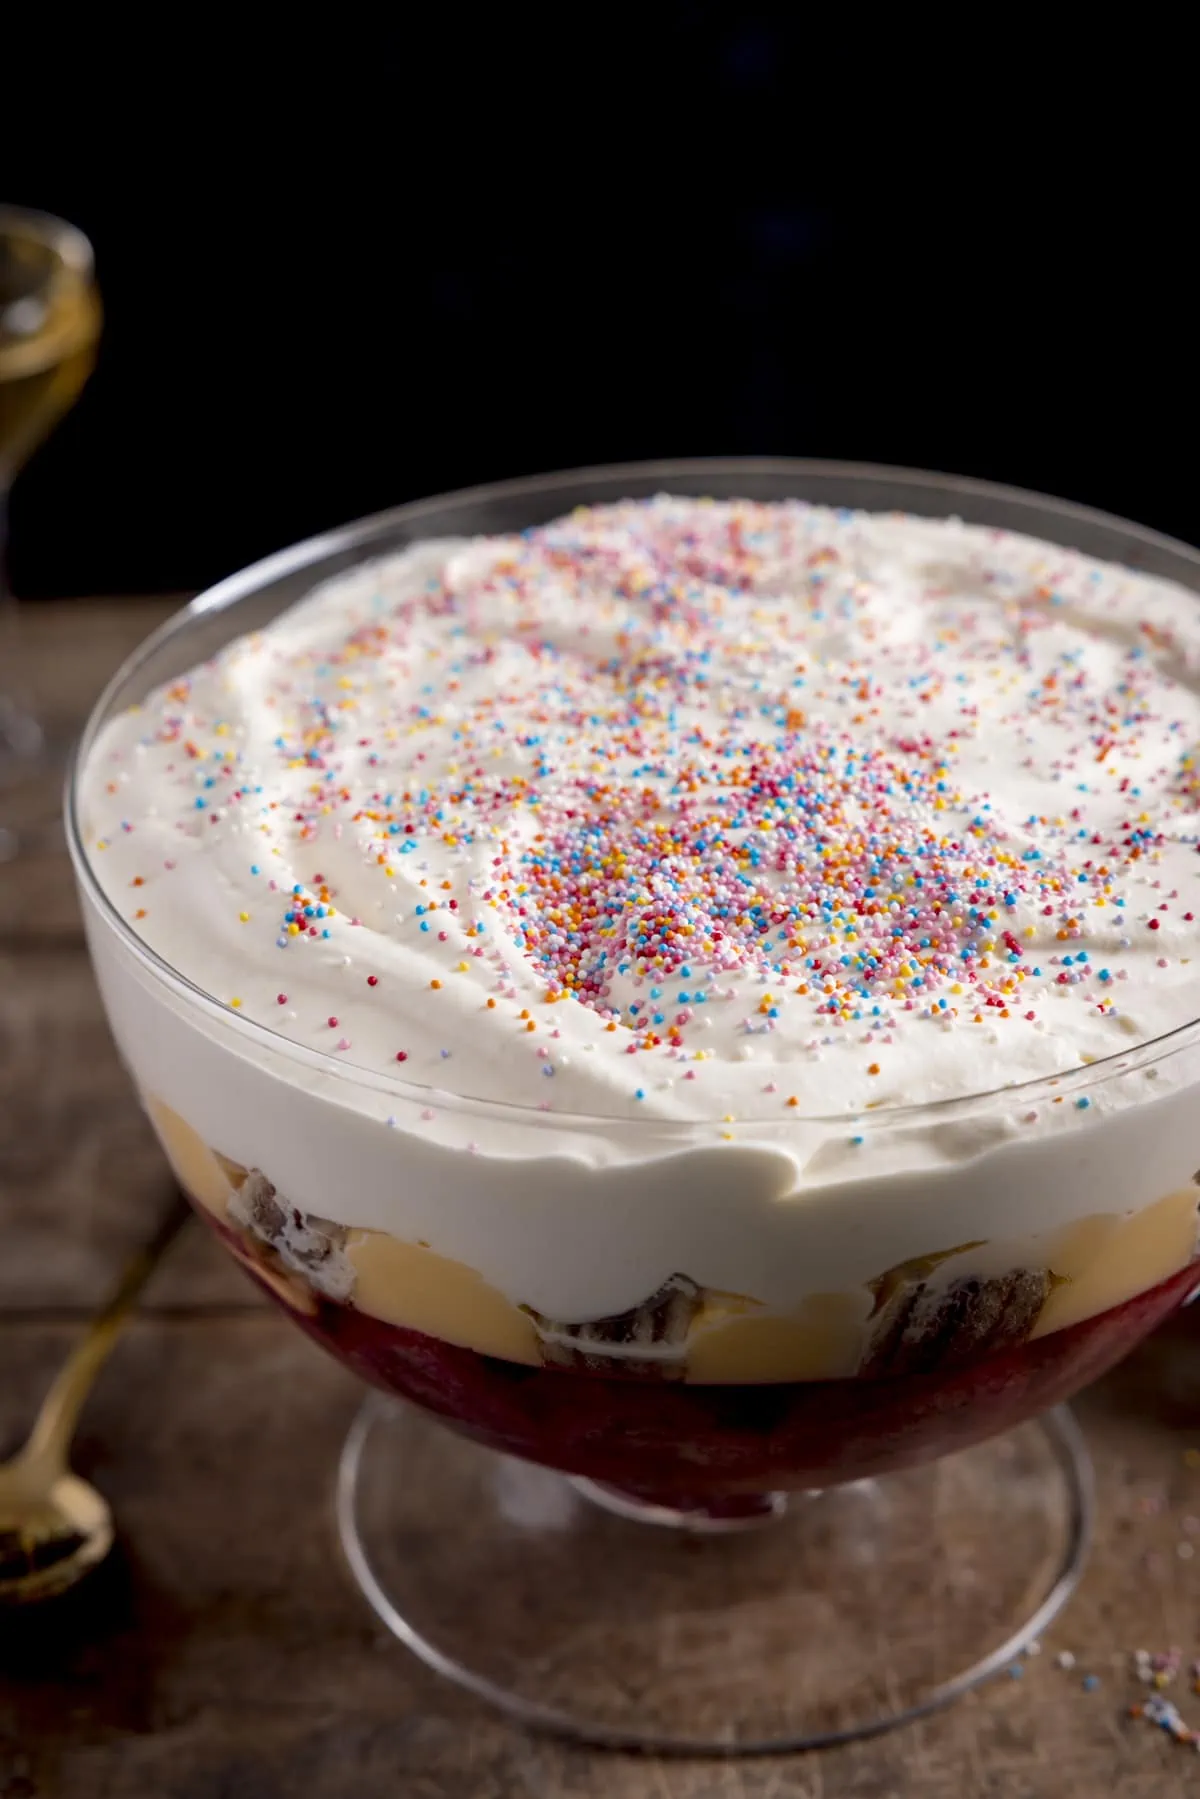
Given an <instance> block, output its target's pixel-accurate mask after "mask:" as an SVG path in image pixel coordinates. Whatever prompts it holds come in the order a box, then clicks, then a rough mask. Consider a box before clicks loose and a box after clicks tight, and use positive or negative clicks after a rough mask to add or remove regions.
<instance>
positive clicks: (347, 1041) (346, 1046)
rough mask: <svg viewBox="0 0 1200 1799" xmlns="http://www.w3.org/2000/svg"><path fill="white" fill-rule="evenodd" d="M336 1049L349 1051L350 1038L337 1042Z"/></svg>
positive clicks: (341, 1038) (340, 1038) (342, 1038)
mask: <svg viewBox="0 0 1200 1799" xmlns="http://www.w3.org/2000/svg"><path fill="white" fill-rule="evenodd" d="M334 1048H335V1049H349V1048H350V1039H349V1037H339V1038H338V1040H337V1042H336V1043H335V1045H334Z"/></svg>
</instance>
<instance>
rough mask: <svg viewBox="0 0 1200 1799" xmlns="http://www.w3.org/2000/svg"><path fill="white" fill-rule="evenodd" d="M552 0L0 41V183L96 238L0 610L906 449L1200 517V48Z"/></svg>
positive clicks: (1172, 522)
mask: <svg viewBox="0 0 1200 1799" xmlns="http://www.w3.org/2000/svg"><path fill="white" fill-rule="evenodd" d="M555 16H556V18H557V20H558V23H557V24H552V25H551V26H549V27H547V28H544V29H543V28H541V27H539V26H537V25H536V24H534V23H533V22H532V20H531V18H530V17H529V16H522V15H521V14H520V13H516V14H513V13H507V14H499V13H493V12H490V11H487V12H478V13H475V12H473V11H472V10H471V9H470V8H467V9H466V10H464V11H460V12H457V13H455V14H454V15H452V16H450V15H447V16H445V17H442V18H441V20H440V22H435V23H430V20H429V19H428V18H425V17H423V18H422V20H421V22H420V23H419V24H417V23H415V22H414V21H412V20H410V19H409V18H408V17H407V15H405V16H403V17H400V18H397V19H394V20H393V22H392V23H391V24H390V25H388V26H386V27H383V26H380V25H378V24H368V23H367V22H366V19H365V16H356V14H355V11H354V9H349V10H347V11H345V12H343V13H336V12H334V13H327V15H326V16H325V17H324V19H323V22H322V24H321V26H320V27H319V28H305V27H302V26H299V25H297V24H296V23H295V22H294V20H293V21H292V22H291V23H290V24H288V25H286V27H285V26H284V25H283V24H280V26H279V28H278V30H277V31H276V32H274V33H272V34H271V35H270V36H268V37H263V38H261V39H259V40H255V41H253V42H251V41H250V40H249V36H248V32H247V29H246V26H245V25H244V24H242V25H240V26H238V27H237V28H234V27H233V26H232V25H224V26H218V25H216V24H214V23H212V22H209V21H208V20H207V18H206V19H205V21H204V22H203V24H201V23H199V22H198V16H196V17H193V16H192V15H188V14H184V15H179V16H178V17H176V16H175V15H172V19H173V23H172V24H171V26H170V29H171V30H172V31H173V33H174V36H173V37H172V39H171V40H170V41H168V40H167V38H166V36H165V35H163V36H161V37H159V36H156V35H155V31H159V32H162V33H163V34H165V33H166V31H167V29H168V27H167V25H162V26H159V27H150V26H147V27H145V28H143V29H142V30H140V31H139V32H138V33H136V34H135V33H134V32H132V31H131V32H130V34H129V37H128V41H126V42H122V43H119V44H118V43H117V42H116V41H115V39H114V36H113V33H112V30H111V28H109V27H107V26H106V27H105V28H104V30H103V32H102V34H101V35H99V36H98V37H97V38H96V40H95V41H94V43H91V44H82V43H81V42H80V41H79V40H78V39H77V38H75V37H74V36H73V37H72V49H71V53H70V55H69V57H68V59H67V62H66V65H65V66H64V63H63V57H62V54H61V52H62V48H63V47H62V46H53V47H51V46H50V44H49V39H48V38H47V36H46V35H45V34H43V36H42V38H41V41H40V44H32V43H31V44H30V46H29V47H27V48H24V49H22V48H20V47H18V48H16V49H14V51H13V52H12V62H11V64H10V72H11V71H16V70H25V71H27V73H28V80H27V81H18V82H17V83H16V84H15V85H16V88H17V92H16V94H15V95H14V94H13V93H12V92H11V84H10V79H9V77H8V76H6V78H5V97H6V101H8V102H9V103H8V104H7V105H6V107H5V111H4V120H3V129H4V142H3V160H2V162H0V188H3V190H5V193H6V197H8V198H10V199H11V200H12V201H13V202H16V203H22V204H27V205H37V206H42V207H45V208H47V209H49V210H53V211H57V212H60V213H62V214H64V215H66V216H68V217H70V218H72V219H74V220H75V221H76V222H77V223H79V224H80V225H81V226H82V227H83V228H84V229H85V230H86V231H87V232H88V233H89V235H90V236H91V238H92V239H93V242H94V244H95V247H96V252H97V259H98V266H99V273H100V280H101V283H102V287H103V294H104V301H105V307H106V316H107V323H106V330H105V336H104V342H103V350H102V354H101V359H100V364H99V367H98V369H97V372H96V374H95V376H94V378H93V380H92V382H91V384H90V386H89V387H88V389H87V391H86V393H85V395H84V397H83V399H82V401H81V402H80V404H79V406H78V407H77V409H76V411H75V412H74V414H73V415H72V416H71V417H69V418H68V419H67V420H66V422H65V423H64V424H63V425H62V426H61V427H60V429H59V430H58V432H57V433H56V435H55V436H54V438H53V439H52V440H51V441H50V442H49V443H48V444H47V445H46V446H45V447H44V449H43V450H42V451H40V452H39V454H38V456H37V457H36V458H35V460H34V462H33V463H32V464H31V466H30V467H29V469H28V470H27V472H26V473H25V474H24V475H23V476H22V478H21V479H20V481H19V482H18V484H17V488H16V490H15V493H14V497H13V504H12V536H13V543H12V566H13V575H14V585H15V586H16V588H17V590H18V592H19V593H20V594H21V595H22V596H23V597H27V598H32V597H37V596H38V595H42V594H85V593H102V592H120V591H125V592H136V591H143V590H144V591H151V590H181V589H189V588H194V587H197V586H199V585H201V584H204V583H206V582H208V581H210V580H213V579H215V578H216V577H218V576H220V575H222V574H224V573H226V572H228V571H229V570H231V569H233V568H235V567H236V566H238V565H239V564H241V563H244V562H246V561H248V560H250V559H252V558H254V557H256V556H258V555H260V554H263V553H265V552H267V551H269V550H271V549H274V548H277V547H279V546H280V545H282V544H284V543H286V542H288V541H291V540H293V539H296V538H298V537H302V536H305V535H307V534H309V533H310V532H313V531H315V530H318V529H320V528H321V527H323V526H326V525H329V524H333V523H337V522H340V521H342V520H344V519H347V518H351V517H354V516H357V515H360V514H362V513H365V512H369V511H371V510H374V509H376V508H378V507H381V506H385V505H389V504H393V503H395V502H398V501H401V500H403V499H407V498H411V497H414V496H416V495H419V494H424V493H431V492H436V491H439V490H442V489H445V488H449V487H453V486H458V485H462V484H466V483H470V482H474V481H477V480H485V479H489V478H493V477H502V476H506V475H514V474H521V473H529V472H534V471H537V470H540V469H547V468H554V467H562V466H568V465H573V464H580V463H588V462H599V461H605V460H615V459H629V458H640V457H651V456H662V455H670V454H680V455H696V454H720V453H730V454H735V453H758V454H765V453H779V454H787V455H802V456H814V455H817V456H822V455H823V456H833V457H841V458H860V459H863V460H869V461H878V462H893V463H906V464H913V465H921V466H926V467H933V468H939V469H946V470H952V471H957V472H961V473H967V474H973V475H980V476H987V477H992V478H995V479H999V480H1003V481H1009V482H1013V483H1016V484H1019V485H1024V486H1030V487H1035V488H1040V489H1043V490H1046V491H1050V492H1054V493H1058V494H1063V495H1066V496H1069V497H1071V498H1074V499H1078V500H1082V501H1086V502H1090V503H1091V504H1094V505H1097V506H1101V507H1104V508H1108V509H1110V510H1113V511H1117V512H1120V513H1124V514H1127V515H1130V516H1133V517H1136V518H1138V519H1140V520H1142V521H1144V522H1146V523H1148V524H1151V525H1154V526H1157V527H1158V528H1160V529H1162V530H1165V531H1167V532H1171V533H1173V534H1175V535H1178V536H1182V537H1184V538H1188V539H1190V540H1193V541H1195V540H1196V539H1198V538H1200V500H1198V498H1197V487H1196V458H1195V450H1194V439H1195V423H1194V415H1195V410H1196V397H1197V396H1196V379H1195V375H1196V368H1195V353H1194V347H1193V338H1194V326H1193V322H1192V321H1193V315H1194V311H1195V307H1194V299H1193V289H1194V278H1193V277H1192V275H1191V274H1190V271H1189V251H1188V243H1189V241H1190V234H1191V231H1192V227H1193V226H1194V222H1195V203H1194V201H1195V195H1194V187H1195V180H1194V176H1195V157H1194V153H1193V151H1192V149H1191V144H1190V128H1189V126H1188V120H1189V118H1190V113H1191V107H1190V102H1187V100H1186V92H1183V93H1181V94H1180V95H1175V94H1173V92H1172V84H1173V78H1175V77H1177V76H1178V77H1180V78H1181V80H1180V86H1181V88H1182V89H1184V90H1186V86H1187V75H1188V71H1189V70H1190V67H1191V58H1190V54H1189V55H1188V56H1186V57H1185V56H1184V53H1183V51H1182V49H1181V47H1180V46H1178V45H1174V46H1172V45H1171V44H1170V43H1168V42H1166V41H1164V39H1163V38H1162V36H1161V34H1158V35H1156V36H1154V37H1153V38H1152V39H1149V38H1148V39H1147V40H1146V41H1144V42H1143V41H1139V40H1138V38H1137V34H1136V31H1135V30H1132V29H1131V30H1130V31H1129V33H1128V34H1127V35H1126V36H1125V37H1123V39H1122V41H1121V42H1120V43H1119V44H1113V45H1111V46H1108V47H1107V48H1106V47H1105V46H1103V45H1101V46H1100V49H1101V52H1102V54H1101V56H1100V60H1099V62H1093V61H1089V60H1086V59H1085V56H1084V52H1083V49H1082V48H1081V46H1080V45H1078V44H1076V43H1073V42H1072V41H1070V40H1069V39H1068V40H1067V41H1066V42H1065V43H1064V44H1062V45H1058V46H1055V47H1054V54H1053V55H1051V46H1049V45H1048V43H1047V42H1046V41H1045V32H1044V30H1041V31H1040V32H1039V35H1038V36H1037V37H1036V40H1035V41H1030V39H1029V38H1028V37H1027V36H1024V37H1023V36H1022V35H1021V34H1020V32H1019V31H1016V28H1015V27H1010V28H1009V36H1008V38H1007V39H1006V40H1005V41H1004V42H1003V43H998V42H989V41H987V36H986V32H987V31H988V30H991V31H995V29H996V27H995V25H994V24H993V25H991V26H986V27H985V29H984V37H983V40H982V41H981V42H980V43H976V44H963V45H959V44H957V43H956V42H955V41H953V40H948V39H947V38H946V37H945V35H944V33H940V32H938V31H934V30H932V29H931V30H929V31H928V32H926V33H925V34H924V35H922V33H921V32H920V30H919V29H918V27H917V26H916V25H914V24H913V23H912V21H910V20H908V19H905V20H903V21H900V23H899V26H898V29H897V30H896V33H895V39H894V41H891V42H885V41H883V40H882V39H881V38H880V37H879V32H878V30H877V21H875V20H874V18H873V15H869V14H866V13H863V14H857V15H842V16H840V17H839V19H837V20H835V21H827V22H826V24H825V26H824V27H822V28H818V27H817V25H816V24H815V23H814V17H815V15H812V14H809V13H807V12H804V11H803V10H800V9H788V10H787V11H782V10H781V11H780V12H779V13H772V12H767V11H764V10H755V9H745V8H738V7H731V6H718V5H704V4H683V3H679V4H673V3H664V4H659V5H650V6H646V7H643V8H641V9H639V10H637V11H634V10H632V9H629V10H627V9H624V8H621V7H619V6H617V7H613V8H608V9H605V10H604V11H603V12H601V11H597V12H595V13H587V12H582V13H580V12H574V11H571V12H563V13H561V14H558V15H555ZM981 17H982V16H981ZM977 22H978V21H977ZM1130 40H1132V41H1130ZM868 42H869V43H870V45H871V48H872V50H873V54H872V55H871V56H870V57H869V58H868V57H867V56H866V54H865V50H866V46H867V44H868ZM1094 49H1095V45H1094V44H1093V45H1091V46H1090V47H1089V49H1088V57H1090V56H1091V54H1092V51H1093V50H1094Z"/></svg>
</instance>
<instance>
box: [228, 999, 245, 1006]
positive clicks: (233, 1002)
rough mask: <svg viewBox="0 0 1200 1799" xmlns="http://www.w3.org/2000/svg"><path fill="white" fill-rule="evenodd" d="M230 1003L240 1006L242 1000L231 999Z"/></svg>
mask: <svg viewBox="0 0 1200 1799" xmlns="http://www.w3.org/2000/svg"><path fill="white" fill-rule="evenodd" d="M229 1003H230V1005H231V1006H240V1005H241V1003H242V1002H241V1000H240V999H231V1000H230V1002H229Z"/></svg>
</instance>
